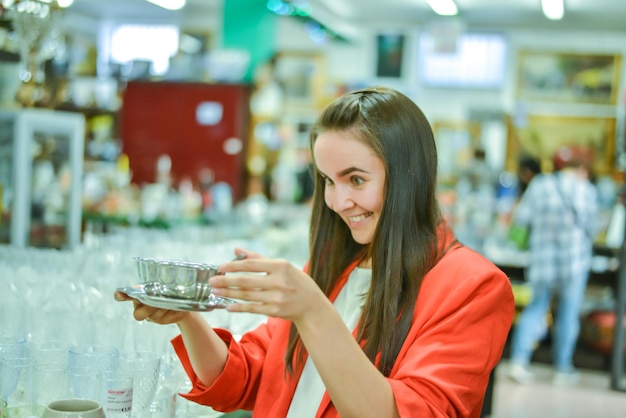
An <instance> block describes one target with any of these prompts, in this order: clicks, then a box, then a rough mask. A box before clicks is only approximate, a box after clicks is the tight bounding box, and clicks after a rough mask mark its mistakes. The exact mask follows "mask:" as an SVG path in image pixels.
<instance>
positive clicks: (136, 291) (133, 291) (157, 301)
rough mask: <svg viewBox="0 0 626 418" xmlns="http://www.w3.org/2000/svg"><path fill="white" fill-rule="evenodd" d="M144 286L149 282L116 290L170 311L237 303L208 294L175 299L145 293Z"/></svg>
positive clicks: (210, 308) (223, 306)
mask: <svg viewBox="0 0 626 418" xmlns="http://www.w3.org/2000/svg"><path fill="white" fill-rule="evenodd" d="M146 286H150V284H149V283H145V284H137V285H134V286H126V287H118V288H117V291H118V292H122V293H124V294H126V295H128V296H130V297H131V298H133V299H137V300H138V301H139V302H141V303H143V304H144V305H148V306H153V307H155V308H161V309H169V310H172V311H195V312H209V311H212V310H214V309H223V308H225V307H226V306H227V305H232V304H233V303H237V301H235V300H232V299H227V298H222V297H219V296H215V295H209V297H208V298H207V299H205V300H192V299H177V298H172V297H163V296H151V295H149V294H148V293H150V292H149V289H148V293H146V289H145V287H146Z"/></svg>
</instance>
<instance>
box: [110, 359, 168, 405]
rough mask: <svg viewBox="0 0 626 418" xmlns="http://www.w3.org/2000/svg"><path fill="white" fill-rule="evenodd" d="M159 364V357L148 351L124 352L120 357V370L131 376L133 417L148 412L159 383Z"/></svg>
mask: <svg viewBox="0 0 626 418" xmlns="http://www.w3.org/2000/svg"><path fill="white" fill-rule="evenodd" d="M160 364H161V357H160V356H159V355H158V354H156V353H154V352H150V351H133V352H126V353H123V354H122V355H121V356H120V370H125V371H129V372H130V373H131V374H132V376H133V409H132V416H133V417H140V416H144V415H145V414H146V413H148V412H149V408H150V404H151V403H152V401H153V400H154V395H155V394H156V391H157V387H158V383H159V368H160Z"/></svg>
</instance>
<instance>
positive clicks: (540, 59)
mask: <svg viewBox="0 0 626 418" xmlns="http://www.w3.org/2000/svg"><path fill="white" fill-rule="evenodd" d="M455 2H456V5H457V6H458V11H457V13H456V14H454V15H440V14H437V13H436V12H435V11H434V10H433V9H432V8H431V7H430V6H429V3H431V2H429V1H426V0H385V1H379V0H358V1H356V0H291V1H289V0H186V1H185V0H179V1H172V2H171V3H172V4H173V6H172V8H174V6H176V3H179V6H182V7H181V8H180V9H178V10H170V9H168V8H166V7H161V6H159V5H157V4H154V3H158V2H157V1H154V2H152V1H147V0H73V1H72V0H63V1H62V0H50V1H45V0H1V3H0V283H2V285H3V286H4V285H5V283H7V278H8V279H9V280H8V283H9V284H11V286H12V287H10V288H11V289H12V290H11V291H12V292H15V295H16V298H15V299H14V300H19V299H20V297H23V294H24V293H23V292H25V290H24V289H26V288H27V285H26V284H25V283H26V281H31V282H33V283H34V282H36V281H38V280H43V276H42V273H43V272H47V274H48V275H51V276H54V277H52V278H50V277H51V276H50V277H48V278H47V279H46V280H48V281H49V282H50V283H57V284H59V283H64V281H66V280H68V279H69V278H72V277H86V276H89V275H90V273H89V272H92V271H94V270H95V271H98V274H96V275H92V276H91V277H89V278H88V280H87V281H86V282H85V283H83V284H82V285H81V286H82V287H81V288H80V289H79V290H77V289H76V288H72V289H70V288H69V287H67V288H65V287H64V286H56V287H55V288H54V291H58V292H66V293H65V295H66V296H67V300H66V299H63V300H64V302H63V303H61V302H59V303H58V304H55V303H53V302H49V304H48V305H49V306H48V305H46V304H44V305H45V306H47V307H48V309H50V311H49V312H57V313H59V315H66V316H67V318H71V317H72V313H71V311H70V308H71V309H76V308H81V307H82V308H83V309H86V308H88V307H89V308H92V309H95V307H99V308H101V309H102V312H104V313H105V315H104V316H102V317H96V315H93V316H88V320H89V321H93V322H94V324H95V325H98V324H100V325H101V326H105V325H102V324H103V323H104V322H106V321H109V322H110V321H111V320H115V321H123V320H125V319H127V312H121V313H120V312H119V309H121V308H119V307H110V306H109V307H107V303H109V302H111V300H112V299H111V294H112V292H111V291H110V290H111V289H114V288H115V286H122V285H128V284H130V283H132V282H133V280H135V279H134V278H135V272H134V270H133V269H134V266H133V260H132V257H133V256H140V255H142V256H162V257H169V258H184V259H188V260H192V261H209V262H216V261H217V262H219V261H223V260H226V259H228V258H231V257H232V248H234V246H236V245H248V246H251V247H252V248H253V249H255V250H258V251H259V252H262V253H264V254H266V255H268V256H277V257H278V256H280V257H285V258H288V259H290V260H291V261H292V262H293V263H295V264H298V265H303V264H304V263H305V262H306V257H307V255H308V252H307V251H308V248H307V238H308V229H307V228H308V225H307V223H308V205H307V199H308V197H309V196H310V194H311V188H312V183H311V178H310V175H309V164H310V157H309V151H308V131H309V128H310V126H311V124H312V122H313V121H314V120H315V118H316V116H317V114H318V113H319V111H320V109H322V108H323V107H324V106H325V104H327V103H329V101H331V100H332V99H333V98H335V97H338V96H339V95H341V94H342V93H345V92H348V91H351V90H354V89H357V88H359V87H363V86H371V85H386V86H390V87H394V88H397V89H399V90H400V91H402V92H404V93H405V94H407V95H408V96H409V97H411V98H413V99H414V100H415V102H416V103H417V104H418V105H419V106H420V107H421V108H422V110H423V111H424V113H425V114H426V116H427V118H428V119H429V121H430V122H431V124H432V127H433V131H434V134H435V139H436V141H437V146H438V151H439V195H440V202H441V206H442V210H443V212H444V216H445V217H446V219H447V220H448V222H450V223H451V225H453V228H454V230H455V232H456V234H457V236H458V238H459V239H460V240H461V241H462V242H463V243H465V244H466V245H468V246H471V247H472V248H474V249H476V250H477V251H480V252H482V253H483V254H485V255H486V256H487V257H488V258H490V259H491V260H492V261H494V262H495V263H496V264H497V265H499V266H500V267H501V268H502V269H503V270H504V271H505V272H507V274H509V276H510V278H511V282H512V284H513V287H514V290H515V295H516V303H517V305H518V306H519V307H520V309H521V308H522V307H523V306H524V303H525V301H526V300H527V296H528V295H527V289H526V287H525V285H524V277H523V267H524V262H525V261H524V260H525V253H524V252H523V251H521V250H519V249H518V248H517V247H516V246H515V245H514V244H513V243H512V242H510V241H508V239H507V230H508V226H509V221H510V216H511V213H512V211H513V209H514V206H515V202H516V200H517V198H518V197H519V194H520V187H521V184H520V178H519V173H520V172H519V169H520V166H519V162H520V159H521V158H522V157H526V156H529V157H532V158H534V159H535V160H536V161H538V163H539V164H540V166H541V168H542V170H544V171H551V170H552V169H553V167H552V155H553V153H554V152H555V151H556V150H557V149H558V148H559V147H560V146H562V145H574V146H579V147H584V148H586V149H588V150H590V151H591V152H592V154H593V172H594V178H593V180H594V183H595V184H596V186H597V188H598V192H599V199H600V200H599V203H600V205H601V208H602V211H601V213H602V215H601V217H600V218H599V219H598V220H597V222H598V226H599V228H598V229H599V231H600V232H599V234H598V236H597V237H596V253H595V255H594V261H593V268H592V270H593V271H592V277H591V279H590V281H589V285H588V289H587V297H586V299H585V304H584V312H581V327H582V328H581V329H582V332H581V341H580V344H579V346H580V347H579V350H578V351H577V353H576V362H577V364H578V365H579V367H581V368H582V369H587V370H592V371H594V372H598V373H601V374H603V375H604V376H606V380H602V382H604V383H606V386H605V388H604V389H605V390H606V391H618V392H620V391H625V390H626V378H625V370H624V369H625V365H624V352H626V351H624V341H620V340H624V339H626V338H624V330H623V328H622V329H620V327H616V326H615V324H616V323H620V324H621V321H618V320H616V318H620V316H621V315H623V314H624V305H626V302H625V300H624V299H625V296H624V294H625V293H626V289H625V288H626V284H625V282H626V279H624V278H623V277H622V275H623V273H622V271H621V265H622V264H623V263H620V257H621V252H622V247H623V237H624V228H625V219H626V215H625V213H626V211H625V210H624V206H623V205H624V200H623V196H624V186H625V185H624V171H625V170H626V127H625V124H626V87H625V86H626V83H625V80H626V65H625V64H624V56H625V55H626V23H625V22H626V2H623V1H615V0H594V1H585V0H566V1H565V2H564V4H565V7H564V13H563V16H562V17H561V18H558V16H556V17H555V16H550V17H548V16H546V15H545V14H544V13H543V12H542V9H541V3H542V2H541V1H539V0H506V1H501V0H456V1H455ZM166 6H167V5H166ZM168 7H169V6H168ZM32 260H37V261H38V262H40V264H39V265H35V264H33V262H32ZM18 276H19V277H18ZM96 276H97V277H96ZM22 279H23V280H22ZM26 279H28V280H26ZM111 286H113V287H111ZM51 289H52V287H51ZM79 291H80V295H81V297H80V298H74V300H72V301H71V303H70V302H68V300H70V299H72V298H71V295H73V294H75V293H73V292H79ZM31 296H32V297H33V299H31V300H30V301H28V302H27V303H23V304H19V303H17V304H16V305H15V306H14V305H11V306H9V305H8V304H4V307H3V308H0V309H4V310H5V311H0V313H1V315H0V316H1V317H2V321H6V322H8V319H7V318H9V317H10V318H12V319H11V326H12V327H14V328H15V329H16V330H18V329H19V330H22V331H24V330H26V331H24V332H27V334H28V335H30V336H31V337H32V338H35V339H36V338H41V339H44V334H46V333H47V332H50V331H49V329H48V328H47V327H45V326H43V325H42V324H39V325H37V324H36V323H35V322H36V319H33V318H40V320H41V321H50V320H51V319H50V318H51V317H50V315H43V314H41V316H36V315H35V316H33V314H32V313H33V311H32V310H34V309H35V308H36V307H38V306H44V305H41V301H40V300H36V298H37V297H38V295H37V294H33V295H31ZM41 296H42V297H43V295H41ZM9 309H15V310H17V311H19V312H20V315H22V316H19V315H18V316H15V315H10V314H8V312H9ZM29 309H31V310H29ZM116 309H118V310H116ZM12 312H15V311H12ZM118 315H119V316H118ZM18 317H19V318H22V319H23V320H22V322H19V321H18V319H15V318H18ZM61 318H65V317H61ZM220 318H221V317H220ZM220 320H223V322H224V324H226V325H228V319H220ZM68 321H69V319H68ZM254 324H255V318H252V319H251V320H250V321H248V322H246V323H245V324H241V323H240V324H238V325H236V326H239V327H240V332H243V331H244V330H245V327H246V326H253V325H254ZM624 324H626V321H625V322H624ZM231 325H232V324H231ZM3 327H4V329H9V328H8V325H7V324H6V323H5V324H3ZM139 328H140V327H139ZM139 328H137V329H131V326H130V325H129V327H128V329H127V330H125V331H124V332H126V334H124V335H125V336H120V335H117V336H115V337H113V336H110V335H109V336H108V337H107V338H111V339H112V340H114V342H115V343H117V344H118V345H120V346H121V345H124V344H131V345H132V344H135V346H134V347H136V346H137V344H139V343H138V342H137V341H138V340H137V337H136V336H137V335H139V333H140V332H141V333H145V331H146V330H145V329H139ZM144 328H145V326H144ZM57 331H58V332H59V333H65V334H63V335H66V336H67V339H68V341H69V340H79V339H83V340H84V339H89V340H90V341H91V340H93V342H98V341H99V340H98V339H99V338H102V337H103V336H102V335H95V334H93V333H92V334H89V335H86V334H82V331H81V330H79V329H76V328H73V325H72V326H71V327H70V326H68V327H65V328H62V329H60V330H57ZM38 332H39V334H37V333H38ZM133 333H134V334H133ZM164 334H166V333H164ZM133 335H134V337H133ZM142 335H144V334H142ZM159 336H161V335H160V334H159ZM616 336H617V337H618V338H615V337H616ZM620 336H621V337H622V338H621V339H620V338H619V337H620ZM161 337H163V338H164V340H165V339H167V338H169V337H170V336H169V335H163V336H161ZM129 341H130V342H129ZM164 346H165V345H163V347H164ZM542 347H543V348H542V349H540V350H538V351H537V354H536V357H535V361H536V362H538V363H549V362H550V341H549V337H548V338H547V339H546V340H545V341H544V342H543V343H542ZM507 355H508V353H507V350H505V358H506V356H507ZM500 378H501V379H505V377H500ZM604 383H603V384H604ZM509 390H510V389H509ZM494 396H496V398H495V400H494V402H499V403H501V404H503V403H504V402H505V400H503V399H501V398H497V396H498V392H497V389H496V392H495V395H494ZM546 402H548V401H546ZM623 405H624V406H626V397H625V398H624V404H623ZM187 407H188V408H191V407H190V406H187ZM181 414H183V413H181ZM185 414H188V415H180V416H192V415H193V414H192V413H191V412H189V411H187V412H185ZM198 416H200V415H198ZM511 416H513V415H511ZM597 416H609V415H603V414H602V413H599V414H598V415H597ZM494 417H495V415H494ZM500 418H505V416H504V415H502V416H500Z"/></svg>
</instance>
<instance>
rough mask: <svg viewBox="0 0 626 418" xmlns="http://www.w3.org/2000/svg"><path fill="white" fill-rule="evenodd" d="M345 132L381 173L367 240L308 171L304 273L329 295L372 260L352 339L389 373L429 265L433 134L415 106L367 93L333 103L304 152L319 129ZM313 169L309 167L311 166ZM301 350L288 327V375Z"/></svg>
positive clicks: (434, 216) (433, 222) (433, 220)
mask: <svg viewBox="0 0 626 418" xmlns="http://www.w3.org/2000/svg"><path fill="white" fill-rule="evenodd" d="M328 131H348V132H350V133H351V134H352V135H353V136H354V137H356V138H358V139H360V140H362V141H363V143H364V144H366V145H367V146H369V147H371V148H372V149H373V150H374V151H375V153H376V154H377V156H378V157H379V158H380V159H381V160H382V161H383V163H384V165H385V170H386V173H385V174H386V185H385V192H384V193H385V195H384V199H383V202H384V204H383V209H382V213H381V216H380V220H379V223H378V225H377V228H376V231H375V233H374V237H373V240H372V242H371V243H370V244H369V245H361V244H358V243H357V242H356V241H354V240H353V238H352V235H351V233H350V230H349V228H348V227H347V225H346V224H345V223H344V221H343V220H342V219H341V218H340V217H339V215H337V214H336V213H335V212H333V211H332V210H330V209H329V208H328V207H327V206H326V204H325V202H324V181H323V180H322V178H321V176H320V174H319V172H318V171H317V169H316V168H315V167H314V173H313V174H314V177H315V190H314V193H313V202H312V214H311V227H310V237H309V239H310V257H309V267H308V273H309V274H310V275H311V277H313V279H314V280H315V281H316V282H317V284H318V285H319V286H320V288H321V289H322V290H323V291H324V292H325V294H326V295H329V294H330V292H331V290H332V289H333V287H334V285H335V283H336V281H337V279H338V278H339V276H340V275H341V273H342V272H343V271H344V270H345V269H346V268H347V267H348V265H349V264H350V263H351V262H353V261H355V260H356V259H357V258H359V259H367V258H370V257H371V259H372V282H371V286H370V290H369V293H368V295H367V300H366V302H365V306H364V308H363V313H362V316H361V320H360V322H359V329H358V338H359V340H361V339H364V340H365V345H364V347H363V350H364V352H365V354H366V355H367V356H368V358H369V359H370V360H371V361H372V362H374V361H375V358H376V356H377V355H378V354H379V353H380V356H381V357H380V363H379V366H378V367H379V370H380V371H381V372H382V373H383V375H385V376H388V375H389V373H390V371H391V368H392V367H393V364H394V362H395V359H396V357H397V355H398V352H399V351H400V348H401V346H402V344H403V342H404V340H405V339H406V336H407V334H408V331H409V328H410V326H411V321H412V316H413V311H414V308H415V301H416V299H417V294H418V292H419V288H420V285H421V283H422V279H423V277H424V275H425V274H426V273H427V272H428V271H429V270H430V269H431V268H432V266H433V265H434V264H435V263H436V261H437V259H438V258H439V255H438V254H437V252H436V249H437V248H438V245H437V232H436V230H437V225H438V223H439V221H440V212H439V206H438V204H437V199H436V176H437V152H436V148H435V141H434V138H433V133H432V129H431V127H430V124H429V123H428V121H427V119H426V117H425V116H424V114H423V113H422V111H421V110H420V109H419V108H418V107H417V105H416V104H415V103H414V102H413V101H412V100H411V99H409V98H408V97H406V96H405V95H403V94H401V93H400V92H398V91H395V90H392V89H386V88H380V87H377V88H370V89H364V90H359V91H355V92H352V93H349V94H347V95H345V96H342V97H340V98H338V99H336V100H335V101H334V102H333V103H331V104H330V105H329V106H328V107H327V108H326V109H325V110H324V111H323V112H322V114H321V115H320V117H319V118H318V120H317V122H316V124H315V125H314V127H313V129H312V130H311V134H310V144H309V145H310V148H311V154H312V155H314V153H313V147H314V145H315V141H316V139H317V137H318V135H320V134H321V133H323V132H328ZM314 166H316V165H315V164H314ZM303 361H304V347H303V346H302V344H301V342H300V338H299V335H298V332H297V329H296V328H295V326H294V325H292V327H291V332H290V338H289V344H288V347H287V352H286V355H285V364H286V369H287V371H288V372H290V373H292V372H293V370H294V367H300V366H302V363H303Z"/></svg>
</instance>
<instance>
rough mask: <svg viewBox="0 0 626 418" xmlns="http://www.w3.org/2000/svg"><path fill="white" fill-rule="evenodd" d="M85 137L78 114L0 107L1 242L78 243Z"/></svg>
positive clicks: (72, 245)
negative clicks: (11, 109)
mask: <svg viewBox="0 0 626 418" xmlns="http://www.w3.org/2000/svg"><path fill="white" fill-rule="evenodd" d="M84 141H85V117H84V116H83V115H82V114H80V113H73V112H65V111H55V110H48V109H23V110H15V111H9V110H0V190H1V199H0V202H1V204H0V212H1V217H0V243H5V244H11V245H15V246H18V247H25V246H33V247H49V248H59V249H61V248H67V249H72V248H75V247H77V246H78V245H79V244H80V240H81V238H80V237H81V217H82V214H81V212H82V210H81V188H82V187H81V185H82V173H83V149H84Z"/></svg>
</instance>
